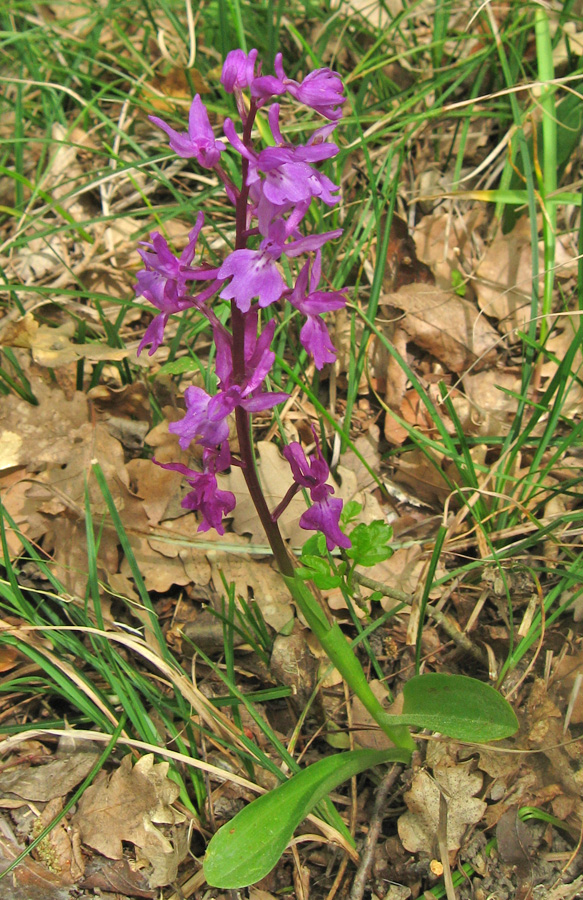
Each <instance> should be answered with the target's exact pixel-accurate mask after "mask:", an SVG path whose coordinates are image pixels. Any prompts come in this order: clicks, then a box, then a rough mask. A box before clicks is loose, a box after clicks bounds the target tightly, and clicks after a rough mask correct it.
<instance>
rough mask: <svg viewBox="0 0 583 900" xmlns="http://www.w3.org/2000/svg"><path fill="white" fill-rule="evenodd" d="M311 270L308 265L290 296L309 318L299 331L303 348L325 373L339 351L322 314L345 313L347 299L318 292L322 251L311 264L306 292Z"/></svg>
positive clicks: (330, 293)
mask: <svg viewBox="0 0 583 900" xmlns="http://www.w3.org/2000/svg"><path fill="white" fill-rule="evenodd" d="M309 268H310V263H309V262H307V263H306V264H305V266H304V267H303V268H302V270H301V272H300V274H299V276H298V279H297V281H296V284H295V287H294V289H293V291H292V292H291V294H290V295H289V301H290V303H291V304H292V306H295V308H296V309H297V310H298V311H299V312H301V313H302V315H304V316H306V321H305V323H304V325H303V327H302V330H301V331H300V342H301V344H302V347H303V348H304V349H305V350H307V352H308V353H309V354H310V355H311V356H312V357H313V358H314V364H315V366H316V368H317V369H323V368H324V366H325V365H326V363H333V362H334V361H335V359H336V349H335V347H334V345H333V343H332V341H331V340H330V335H329V334H328V328H327V327H326V323H325V322H324V320H323V319H322V317H321V314H322V313H327V312H332V310H336V309H342V308H343V307H344V306H345V305H346V297H345V296H344V294H342V293H341V292H340V291H318V290H317V287H318V284H319V283H320V276H321V273H322V252H321V250H318V251H317V252H316V257H315V259H314V262H313V263H312V271H311V274H310V290H309V292H307V287H308V271H309Z"/></svg>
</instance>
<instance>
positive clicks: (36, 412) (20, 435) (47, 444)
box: [0, 377, 87, 469]
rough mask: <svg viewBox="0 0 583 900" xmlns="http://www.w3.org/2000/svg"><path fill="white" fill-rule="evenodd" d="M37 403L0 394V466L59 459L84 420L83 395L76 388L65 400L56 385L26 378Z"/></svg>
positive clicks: (65, 456)
mask: <svg viewBox="0 0 583 900" xmlns="http://www.w3.org/2000/svg"><path fill="white" fill-rule="evenodd" d="M30 382H31V388H32V391H33V393H34V394H35V396H36V397H37V399H38V406H33V405H32V404H30V403H27V402H26V401H25V400H20V399H19V398H15V397H14V396H13V395H6V396H2V397H0V430H1V434H0V469H9V468H12V467H13V466H19V465H21V466H29V467H30V468H31V469H37V468H39V467H40V465H41V464H42V463H59V464H60V463H62V462H64V461H65V460H66V459H68V457H69V454H70V452H71V446H72V445H74V443H75V441H76V440H77V439H78V429H79V428H81V426H82V425H84V424H85V423H86V422H87V399H86V397H85V395H84V394H82V393H81V392H80V391H76V392H75V394H74V396H73V397H72V398H71V399H70V400H67V399H66V397H65V395H64V394H63V392H62V391H61V390H60V388H58V387H56V386H52V385H51V386H48V385H46V384H45V383H44V382H43V381H42V380H41V379H40V378H34V377H31V378H30Z"/></svg>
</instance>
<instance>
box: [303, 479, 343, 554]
mask: <svg viewBox="0 0 583 900" xmlns="http://www.w3.org/2000/svg"><path fill="white" fill-rule="evenodd" d="M326 487H327V488H328V490H327V492H326V493H324V492H323V491H322V496H321V498H320V499H319V500H317V501H314V502H313V504H312V506H310V508H309V509H307V510H306V511H305V513H303V514H302V516H301V517H300V528H305V529H306V531H321V532H322V534H323V535H324V536H325V538H326V546H327V548H328V550H333V549H334V547H343V548H344V549H345V550H348V548H349V547H351V546H352V543H351V541H350V538H347V537H346V535H345V534H343V532H342V531H341V530H340V525H339V522H340V514H341V513H342V500H340V499H338V497H330V496H329V494H331V493H333V491H332V488H331V487H330V486H329V485H327V486H326Z"/></svg>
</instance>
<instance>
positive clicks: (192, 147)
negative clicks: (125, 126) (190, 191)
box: [148, 94, 225, 169]
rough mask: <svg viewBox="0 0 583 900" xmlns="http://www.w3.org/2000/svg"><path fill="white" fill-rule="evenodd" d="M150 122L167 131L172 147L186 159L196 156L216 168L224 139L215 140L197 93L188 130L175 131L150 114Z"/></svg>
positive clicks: (201, 163)
mask: <svg viewBox="0 0 583 900" xmlns="http://www.w3.org/2000/svg"><path fill="white" fill-rule="evenodd" d="M148 118H149V120H150V122H152V123H153V124H154V125H156V126H157V127H158V128H161V129H162V131H165V132H166V134H167V135H168V137H169V138H170V147H171V149H172V150H174V152H175V153H176V154H177V155H178V156H182V157H183V158H184V159H191V158H194V159H196V161H197V162H198V164H199V165H200V166H202V167H203V168H205V169H214V168H215V166H217V165H218V163H219V160H220V158H221V153H222V152H223V150H224V149H225V145H224V143H223V142H222V141H217V140H215V136H214V133H213V130H212V128H211V123H210V120H209V117H208V113H207V111H206V107H205V105H204V103H203V102H202V100H201V99H200V94H197V95H196V97H195V98H194V100H193V101H192V105H191V107H190V113H189V115H188V132H187V133H183V132H179V131H175V130H174V128H171V126H170V125H168V123H167V122H165V121H164V120H163V119H159V118H158V116H148Z"/></svg>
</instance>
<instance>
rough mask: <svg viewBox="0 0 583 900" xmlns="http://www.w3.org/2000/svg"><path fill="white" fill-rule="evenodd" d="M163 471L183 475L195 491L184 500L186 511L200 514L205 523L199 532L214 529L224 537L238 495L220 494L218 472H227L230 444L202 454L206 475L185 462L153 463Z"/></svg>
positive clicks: (224, 492) (199, 528) (221, 492)
mask: <svg viewBox="0 0 583 900" xmlns="http://www.w3.org/2000/svg"><path fill="white" fill-rule="evenodd" d="M154 462H155V463H156V465H158V466H160V467H161V468H162V469H170V470H172V471H174V472H180V474H181V475H184V476H185V477H186V479H187V481H188V483H189V484H190V486H191V487H192V488H193V490H192V491H190V492H189V493H188V494H187V495H186V497H185V498H184V499H183V501H182V504H181V505H182V506H183V508H184V509H190V510H194V511H198V512H199V513H200V514H201V516H202V522H201V523H200V525H199V526H198V531H208V530H209V529H210V528H215V529H216V531H217V532H218V533H219V534H224V533H225V529H224V527H223V518H224V516H228V515H229V513H231V512H233V510H234V509H235V505H236V500H235V495H234V494H232V493H231V491H221V490H219V487H218V485H217V478H216V472H220V471H224V469H226V468H228V466H229V463H230V454H229V447H228V444H223V446H222V447H221V450H220V451H219V452H208V451H205V453H204V454H203V467H204V471H203V472H196V471H194V469H189V468H188V466H184V465H182V463H161V462H158V461H157V460H154Z"/></svg>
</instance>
